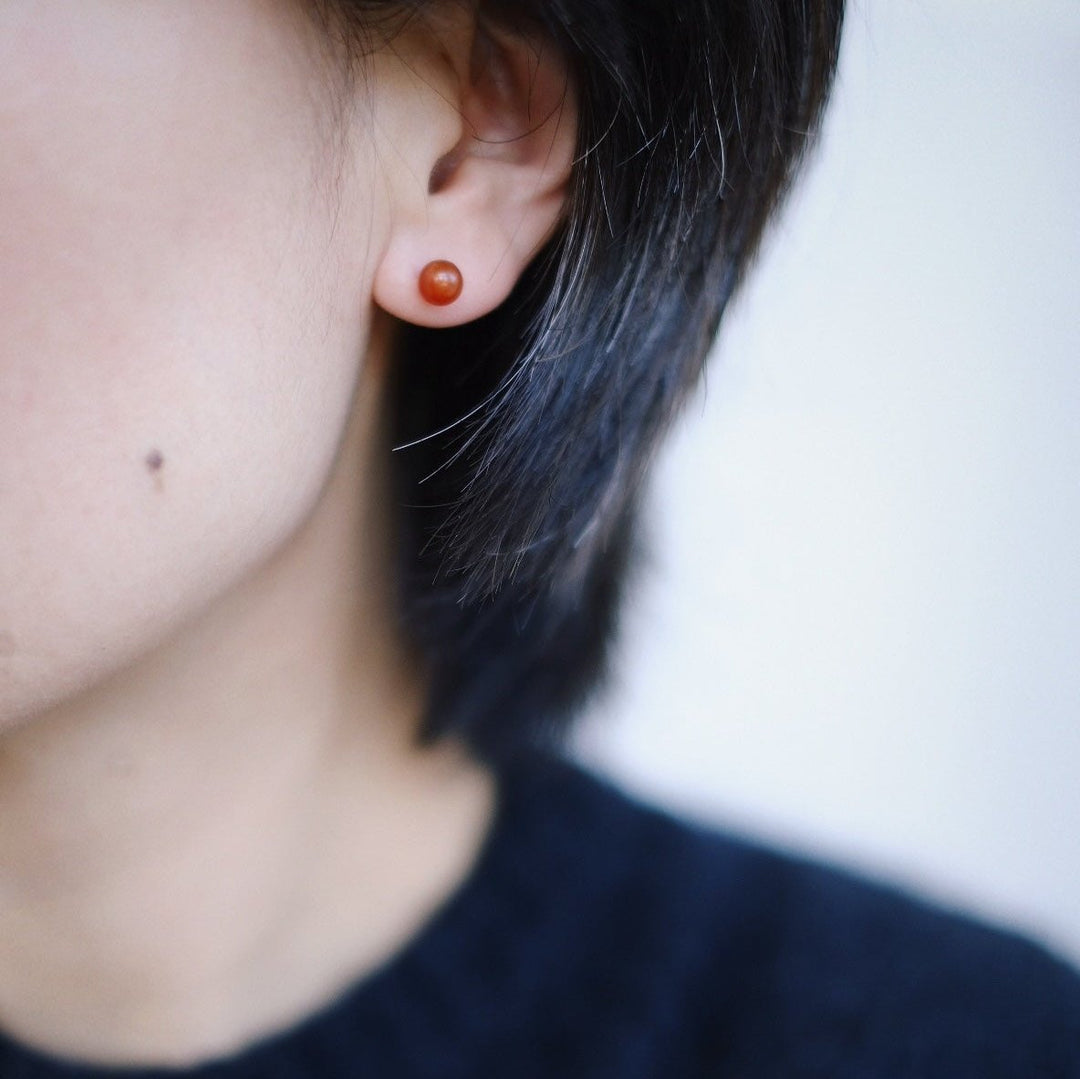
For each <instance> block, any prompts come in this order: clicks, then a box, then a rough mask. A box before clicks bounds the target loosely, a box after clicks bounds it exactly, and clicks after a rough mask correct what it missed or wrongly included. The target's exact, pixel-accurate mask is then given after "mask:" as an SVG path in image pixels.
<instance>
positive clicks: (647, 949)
mask: <svg viewBox="0 0 1080 1079" xmlns="http://www.w3.org/2000/svg"><path fill="white" fill-rule="evenodd" d="M543 783H545V784H546V785H547V787H548V792H547V795H546V796H544V795H541V797H543V800H544V802H545V803H547V804H548V805H549V806H551V805H554V807H555V808H554V809H553V810H551V813H552V819H553V820H554V821H555V822H556V823H558V822H561V823H562V827H563V828H565V829H566V831H565V833H564V834H563V835H562V839H561V841H560V842H559V843H558V846H559V848H560V854H559V858H560V860H561V861H562V862H563V870H564V871H565V870H567V869H569V868H570V866H571V865H576V866H577V869H576V872H577V874H578V876H579V878H580V879H581V880H582V881H586V882H587V881H590V880H591V881H593V882H594V886H593V887H592V889H591V891H590V894H591V896H592V898H591V900H590V901H589V902H588V903H587V904H586V905H585V906H586V908H588V909H587V912H586V911H585V910H583V912H582V913H583V917H584V918H585V919H586V920H588V919H589V918H592V919H594V920H595V924H596V925H597V927H598V928H599V927H600V926H602V927H603V932H602V934H600V933H598V934H597V935H594V936H593V937H590V938H587V943H586V945H585V947H586V952H587V953H589V952H591V963H592V965H593V966H594V967H599V968H601V969H602V970H603V977H604V979H605V984H606V985H607V986H608V988H609V990H610V991H611V992H614V993H616V995H618V996H619V998H620V999H621V1000H623V1001H624V1003H625V1004H626V1006H627V1008H628V1009H630V1010H631V1011H634V1010H635V1009H636V1011H637V1014H638V1015H639V1017H641V1018H640V1021H639V1024H638V1025H639V1026H642V1025H644V1026H646V1027H648V1026H649V1025H650V1022H651V1020H650V1021H646V1019H645V1018H644V1016H645V1015H646V1014H648V1015H650V1016H652V1015H655V1014H656V1013H657V1011H659V1013H660V1014H663V1015H665V1016H666V1017H667V1018H666V1020H665V1021H666V1022H667V1023H668V1024H669V1025H671V1026H673V1028H677V1029H678V1035H677V1037H675V1038H673V1042H672V1048H671V1052H672V1053H674V1054H676V1055H677V1056H680V1057H681V1058H682V1059H683V1064H682V1065H681V1067H682V1069H683V1070H681V1071H671V1072H670V1073H669V1074H693V1071H692V1069H693V1068H696V1067H697V1066H699V1065H701V1064H702V1063H703V1062H710V1063H715V1065H716V1066H717V1067H720V1066H721V1065H724V1066H725V1071H726V1070H727V1069H732V1074H738V1075H742V1076H745V1077H747V1079H749V1077H752V1076H773V1075H776V1076H780V1075H783V1076H818V1075H820V1076H822V1077H824V1076H829V1077H830V1079H839V1077H843V1076H849V1075H850V1076H853V1077H854V1076H860V1077H861V1076H866V1077H873V1076H920V1077H930V1076H942V1077H946V1076H947V1077H949V1079H963V1077H965V1076H972V1077H974V1076H979V1077H980V1079H985V1077H992V1076H1003V1077H1004V1076H1009V1077H1013V1076H1015V1077H1017V1079H1019V1077H1029V1076H1048V1077H1049V1076H1055V1077H1066V1076H1069V1077H1074V1076H1080V979H1078V977H1077V975H1076V973H1075V972H1074V971H1073V970H1071V969H1070V968H1069V967H1067V966H1066V965H1065V964H1064V963H1062V962H1060V961H1059V960H1057V959H1055V958H1054V957H1052V956H1051V955H1050V954H1048V953H1047V952H1046V951H1044V950H1043V949H1041V948H1039V947H1038V946H1036V945H1035V944H1032V943H1030V942H1028V941H1026V940H1024V939H1022V938H1020V937H1018V936H1016V935H1013V934H1011V933H1007V932H1003V931H1001V930H997V929H992V928H989V927H986V926H984V925H981V924H979V923H978V922H976V921H973V920H971V919H969V918H966V917H962V916H960V915H957V914H955V913H950V912H946V911H944V910H941V909H939V908H937V907H934V906H932V905H930V904H928V903H925V902H922V901H920V900H918V899H915V898H912V897H910V896H908V895H905V894H903V893H901V892H899V891H897V890H895V889H891V888H888V887H884V886H881V885H878V884H874V883H871V882H868V881H866V880H863V879H860V878H859V877H857V876H855V875H853V874H850V873H846V872H843V871H841V870H837V869H835V868H831V867H828V866H824V865H820V864H817V863H814V862H810V861H806V860H800V859H797V858H793V857H790V856H787V855H784V854H780V853H778V852H775V851H771V850H769V849H767V848H764V847H761V846H758V845H755V844H752V843H749V842H745V841H742V840H740V839H737V838H734V837H731V836H728V835H725V834H722V833H718V832H714V831H709V830H706V829H702V828H697V827H693V826H691V825H688V824H686V823H683V822H681V821H678V820H676V819H674V818H672V817H671V816H669V815H667V814H665V813H662V812H659V811H657V810H655V809H652V808H649V807H647V806H644V805H642V804H640V803H638V802H636V801H634V800H632V799H630V798H628V797H627V796H625V795H624V794H622V793H620V792H618V791H617V790H615V789H614V788H612V787H611V786H609V785H608V784H606V783H604V782H602V781H600V780H598V779H596V778H594V777H591V776H589V775H587V774H585V773H583V772H580V771H578V770H577V769H574V768H567V767H565V766H557V767H553V768H552V769H551V770H550V772H549V774H548V776H547V778H546V779H545V780H544V781H543ZM549 798H550V799H552V801H550V802H549V801H548V799H549ZM571 871H572V872H573V871H574V870H571ZM705 1074H712V1072H706V1073H705ZM721 1074H723V1072H721Z"/></svg>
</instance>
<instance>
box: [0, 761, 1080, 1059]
mask: <svg viewBox="0 0 1080 1079" xmlns="http://www.w3.org/2000/svg"><path fill="white" fill-rule="evenodd" d="M116 1074H124V1075H138V1076H140V1077H149V1076H166V1075H168V1076H176V1075H178V1074H183V1075H191V1076H198V1077H199V1079H248V1077H255V1076H260V1077H262V1076H265V1077H269V1079H300V1077H320V1079H336V1077H346V1076H347V1077H350V1079H352V1077H365V1079H384V1077H385V1079H414V1077H421V1076H423V1077H432V1079H434V1077H440V1079H464V1077H466V1076H468V1077H475V1079H503V1077H505V1079H533V1077H540V1076H544V1077H546V1079H551V1077H559V1079H590V1077H601V1076H604V1077H607V1076H611V1077H616V1076H617V1077H619V1079H644V1077H646V1076H648V1077H650V1079H660V1077H664V1079H680V1077H699V1076H700V1077H704V1076H710V1077H718V1079H719V1077H730V1079H766V1077H768V1079H781V1077H783V1079H802V1077H806V1079H809V1077H821V1079H856V1077H858V1079H875V1077H885V1076H888V1077H890V1079H901V1077H903V1079H915V1077H919V1079H932V1077H940V1079H967V1077H978V1079H994V1077H999V1076H1001V1077H1004V1076H1009V1077H1013V1079H1042V1077H1046V1079H1051V1077H1053V1079H1059V1077H1062V1079H1063V1077H1070V1079H1073V1077H1080V979H1078V978H1077V976H1076V974H1075V973H1074V972H1072V971H1071V970H1069V969H1068V968H1067V967H1065V966H1064V965H1062V964H1060V963H1058V962H1057V961H1055V960H1054V959H1053V958H1051V957H1050V956H1049V955H1047V954H1046V953H1044V952H1043V951H1041V950H1039V949H1038V948H1037V947H1035V946H1033V945H1031V944H1028V943H1026V942H1024V941H1022V940H1020V939H1017V938H1015V937H1013V936H1010V935H1007V934H1003V933H999V932H995V931H993V930H989V929H986V928H983V927H981V926H978V925H976V924H973V923H972V922H970V921H966V920H964V919H961V918H957V917H955V916H953V915H949V914H945V913H943V912H941V911H938V910H935V909H932V908H930V907H927V906H924V905H921V904H919V903H917V902H914V901H912V900H910V899H908V898H905V897H903V896H900V895H898V894H897V893H895V892H893V891H889V890H887V889H884V888H879V887H876V886H874V885H870V884H867V883H865V882H862V881H859V880H856V879H854V878H852V877H849V876H847V875H845V874H842V873H838V872H836V871H834V870H831V869H826V868H822V867H820V866H816V865H813V864H807V863H803V862H800V861H796V860H791V859H789V858H786V857H783V856H781V855H778V854H775V853H771V852H769V851H767V850H762V849H759V848H757V847H755V846H752V845H748V844H744V843H742V842H739V841H735V840H732V839H730V838H727V837H724V836H720V835H716V834H713V833H710V832H706V831H703V830H697V829H694V828H690V827H687V826H686V825H684V824H680V823H678V822H676V821H674V820H672V819H671V818H669V817H667V816H665V815H663V814H661V813H658V812H656V811H654V810H650V809H647V808H644V807H642V806H639V805H637V804H635V803H634V802H632V801H630V800H628V799H626V798H625V797H623V796H622V795H620V794H618V793H617V792H615V791H613V790H612V789H610V788H609V787H607V786H605V785H603V784H601V783H599V782H598V781H596V780H595V779H592V778H589V777H588V776H586V775H584V774H582V773H581V772H578V771H577V770H575V769H573V768H570V767H568V766H565V765H561V764H554V763H548V764H544V765H534V766H532V767H530V768H528V769H521V770H519V771H518V772H517V773H516V774H514V775H513V776H512V777H511V779H510V780H509V781H508V782H507V783H505V784H504V789H503V794H502V801H501V805H500V809H499V813H498V816H497V818H496V823H495V825H494V828H493V830H492V834H491V836H490V838H489V839H488V841H487V844H486V846H485V849H484V852H483V854H482V856H481V858H480V860H479V862H478V864H477V866H476V867H475V869H474V870H473V872H472V875H471V876H470V878H469V879H468V881H467V882H466V883H465V884H464V885H463V887H462V888H461V889H460V890H459V891H458V893H457V894H456V895H455V896H454V897H453V898H452V899H451V900H450V901H449V902H448V903H447V904H446V906H445V907H444V908H443V909H442V911H441V912H440V913H439V914H438V915H437V916H436V917H435V918H434V919H433V921H432V922H431V923H430V924H429V925H428V926H427V928H426V929H424V930H423V931H422V932H421V933H420V934H419V936H418V937H417V938H416V939H415V940H414V941H413V942H412V943H411V944H410V945H409V946H408V947H407V948H406V949H405V950H404V951H403V952H402V953H401V954H399V955H398V956H397V957H396V958H395V959H394V960H393V961H392V962H390V963H389V964H388V965H387V966H386V967H384V968H383V969H382V970H380V971H378V972H377V973H375V974H374V975H372V976H370V977H368V978H366V979H365V980H364V981H363V982H361V983H360V984H359V985H358V986H356V987H355V988H354V989H353V990H351V991H350V992H349V993H348V994H346V995H345V996H344V997H342V998H341V999H340V1000H339V1001H337V1002H336V1003H335V1004H334V1005H333V1006H332V1007H330V1008H329V1009H327V1010H326V1011H324V1012H322V1013H321V1014H318V1015H316V1016H314V1017H312V1018H311V1019H309V1020H308V1021H307V1022H305V1023H304V1024H302V1025H301V1026H299V1027H297V1028H295V1029H293V1030H291V1031H288V1032H285V1033H283V1034H281V1035H279V1036H277V1037H275V1038H273V1039H270V1040H268V1041H266V1042H264V1043H263V1044H260V1045H257V1046H255V1047H253V1048H251V1049H249V1050H247V1051H245V1052H243V1053H241V1054H240V1055H238V1056H236V1057H234V1058H232V1059H230V1060H225V1061H220V1062H216V1063H213V1064H208V1065H204V1066H202V1067H200V1068H198V1069H195V1070H194V1071H191V1072H183V1073H178V1072H173V1071H153V1070H151V1071H147V1070H141V1071H131V1072H122V1073H116V1072H111V1071H108V1070H102V1069H91V1068H85V1067H80V1066H76V1065H66V1064H62V1063H60V1062H59V1061H56V1060H52V1059H49V1058H46V1057H44V1056H41V1055H39V1054H37V1053H34V1052H30V1051H27V1050H25V1049H23V1048H20V1047H18V1046H15V1045H13V1044H11V1043H9V1042H5V1041H4V1040H3V1038H2V1037H0V1077H2V1079H103V1077H104V1076H112V1075H116Z"/></svg>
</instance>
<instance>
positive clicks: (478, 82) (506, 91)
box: [428, 18, 576, 194]
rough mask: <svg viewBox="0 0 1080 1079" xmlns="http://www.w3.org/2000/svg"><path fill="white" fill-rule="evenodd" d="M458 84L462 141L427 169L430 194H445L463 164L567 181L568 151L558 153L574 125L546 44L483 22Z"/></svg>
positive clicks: (556, 61) (560, 63)
mask: <svg viewBox="0 0 1080 1079" xmlns="http://www.w3.org/2000/svg"><path fill="white" fill-rule="evenodd" d="M463 81H464V83H465V85H463V86H462V89H461V96H460V104H459V107H460V110H461V116H462V122H463V123H462V127H463V132H462V138H461V141H460V142H459V143H458V145H457V146H455V147H454V148H453V149H452V150H451V151H450V152H449V153H447V154H444V155H443V156H442V157H441V158H440V159H439V160H438V161H437V162H436V164H435V167H434V168H433V169H432V172H431V175H430V178H429V183H428V190H429V192H430V193H431V194H437V193H438V192H439V191H441V190H442V189H443V188H444V187H446V185H447V184H448V183H450V181H451V180H452V178H453V176H454V174H455V173H456V171H457V170H458V169H459V168H460V167H461V165H462V163H463V162H465V161H466V159H468V158H483V159H490V160H495V161H501V162H504V163H505V164H508V165H519V166H526V167H528V166H532V167H536V166H537V165H540V166H542V167H543V168H544V169H545V170H547V169H550V170H551V171H550V173H549V176H548V179H549V180H555V181H556V182H564V181H565V180H566V178H567V175H568V174H569V169H570V157H571V156H572V151H571V153H570V154H567V153H565V152H563V153H561V154H560V153H557V152H556V148H557V146H558V145H559V143H560V142H561V143H563V144H564V146H563V149H564V150H565V144H566V142H567V136H572V132H573V130H574V124H575V119H576V118H575V116H574V115H573V114H574V110H573V102H572V97H571V90H570V85H569V79H568V76H567V68H566V62H565V59H564V57H563V56H562V55H561V54H560V52H559V50H558V49H557V48H556V47H555V46H554V45H553V44H552V43H551V42H549V41H547V40H546V39H545V38H544V37H542V36H541V35H539V34H537V33H532V32H529V31H527V30H523V29H521V28H513V29H510V28H503V27H501V26H498V25H496V24H493V23H491V22H489V21H487V20H485V19H482V18H481V19H480V20H479V21H478V22H477V25H476V31H475V33H474V35H473V40H472V46H471V50H470V55H469V59H468V63H467V65H466V67H465V74H464V79H463ZM567 110H569V111H570V115H569V116H568V115H566V112H567ZM560 132H561V134H562V136H563V138H562V139H561V140H560V138H559V136H560Z"/></svg>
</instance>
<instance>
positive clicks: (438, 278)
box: [420, 259, 464, 307]
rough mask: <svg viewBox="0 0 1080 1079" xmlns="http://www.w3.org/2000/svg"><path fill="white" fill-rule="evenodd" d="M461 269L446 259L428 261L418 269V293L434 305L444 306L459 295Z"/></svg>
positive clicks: (461, 283)
mask: <svg viewBox="0 0 1080 1079" xmlns="http://www.w3.org/2000/svg"><path fill="white" fill-rule="evenodd" d="M463 284H464V282H463V281H462V279H461V271H460V270H459V269H458V268H457V267H456V266H455V265H454V264H453V263H452V262H447V261H446V259H436V260H435V261H434V262H429V263H428V264H427V265H426V266H425V267H424V268H423V269H422V270H421V271H420V295H421V296H423V297H424V299H425V300H427V302H428V303H430V304H434V305H435V306H436V307H445V306H446V304H448V303H453V302H454V301H455V300H456V299H457V298H458V297H459V296H460V295H461V286H462V285H463Z"/></svg>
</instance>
